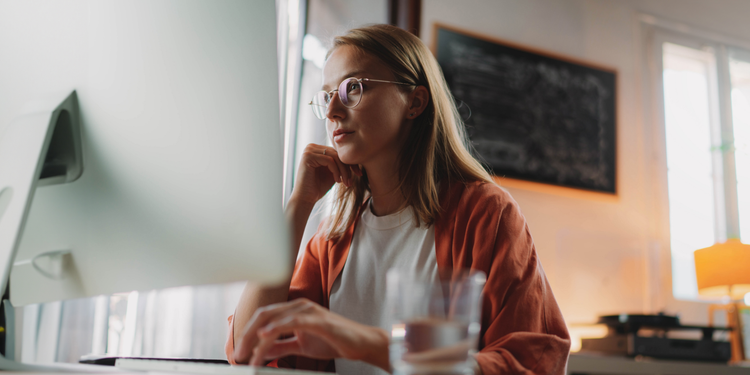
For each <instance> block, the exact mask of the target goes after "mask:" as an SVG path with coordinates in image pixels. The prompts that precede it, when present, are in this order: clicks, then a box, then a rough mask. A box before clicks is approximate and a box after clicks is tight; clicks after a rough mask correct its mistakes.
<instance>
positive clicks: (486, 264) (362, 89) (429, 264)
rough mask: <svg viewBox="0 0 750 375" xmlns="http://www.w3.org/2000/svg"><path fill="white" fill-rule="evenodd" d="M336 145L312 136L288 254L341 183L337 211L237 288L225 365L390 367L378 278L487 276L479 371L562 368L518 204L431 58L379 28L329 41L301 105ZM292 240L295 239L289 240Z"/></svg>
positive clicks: (564, 341)
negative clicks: (275, 279) (394, 272)
mask: <svg viewBox="0 0 750 375" xmlns="http://www.w3.org/2000/svg"><path fill="white" fill-rule="evenodd" d="M311 104H312V109H313V111H315V113H316V115H318V117H320V118H321V119H325V120H326V127H327V130H328V134H329V136H330V137H331V140H332V142H333V147H327V146H323V145H315V144H310V145H308V146H307V148H306V149H305V152H304V154H303V155H302V161H301V163H300V167H299V171H298V174H297V176H298V177H297V181H296V185H295V187H294V191H293V193H292V197H291V199H290V201H289V203H288V206H287V215H288V217H289V219H290V222H291V223H292V228H293V240H294V241H293V246H292V247H293V248H294V249H297V248H298V247H299V244H300V242H301V238H302V233H303V231H304V228H305V224H306V223H307V220H308V217H309V216H310V213H311V211H312V208H313V205H314V204H315V203H316V202H317V201H318V200H319V199H321V198H322V197H323V196H324V195H325V194H326V192H328V191H329V190H330V189H331V187H332V186H333V185H334V184H339V188H338V189H337V196H336V197H335V204H334V213H333V215H332V217H331V218H329V219H328V220H327V221H326V222H325V223H324V224H323V225H321V227H320V228H319V229H318V232H317V233H316V235H315V236H314V237H313V238H312V240H311V241H310V242H309V243H308V244H307V247H306V250H305V253H304V254H303V255H302V256H301V257H300V258H299V261H298V262H297V264H296V265H295V268H294V273H293V276H292V279H291V280H290V281H289V283H288V284H286V285H284V286H282V287H278V288H268V289H261V290H259V289H257V288H255V287H252V286H248V287H247V288H246V290H245V291H244V292H243V295H242V299H241V301H240V303H239V305H238V307H237V311H236V313H235V315H234V316H233V317H230V337H229V340H228V342H227V347H226V349H227V355H228V358H229V360H230V361H232V362H236V363H249V364H251V365H262V364H264V363H266V362H267V361H269V360H274V359H278V358H281V359H280V360H278V361H274V362H272V363H271V365H279V366H285V367H295V368H304V369H312V370H320V371H334V370H335V371H336V372H338V373H339V374H342V375H344V374H382V373H386V372H390V371H391V368H390V364H389V360H388V342H389V335H388V333H387V331H386V329H388V327H387V322H386V321H385V320H386V313H385V311H383V309H384V304H383V301H384V295H385V274H386V271H387V270H388V269H389V268H392V267H398V268H399V269H400V270H401V271H403V272H409V273H411V274H413V275H414V276H415V278H416V279H420V280H424V281H429V280H432V279H434V278H435V276H436V275H437V272H438V270H457V269H476V270H481V271H483V272H485V273H486V274H487V283H486V285H485V288H484V301H483V309H482V330H481V337H480V344H479V345H480V351H479V353H478V354H476V356H475V360H476V366H475V372H476V373H480V374H481V373H484V374H500V373H521V372H523V373H529V372H533V373H545V374H547V373H556V374H563V373H564V372H565V367H566V363H567V357H568V350H569V347H570V340H569V336H568V332H567V330H566V328H565V323H564V321H563V318H562V315H561V313H560V310H559V308H558V306H557V303H556V302H555V299H554V297H553V295H552V292H551V290H550V286H549V284H548V282H547V279H546V276H545V274H544V271H543V270H542V267H541V264H540V263H539V260H538V257H537V253H536V250H535V248H534V244H533V241H532V238H531V235H530V233H529V230H528V226H527V225H526V221H525V219H524V217H523V216H522V215H521V212H520V210H519V207H518V205H517V204H516V202H515V201H514V200H513V199H512V198H511V197H510V195H509V194H508V193H507V192H505V191H504V190H503V189H501V188H500V187H498V186H497V185H496V184H495V183H493V181H492V178H491V177H490V176H489V175H488V174H487V172H486V171H485V170H484V169H483V168H482V166H481V165H480V163H478V162H477V161H476V160H475V159H474V158H473V157H472V156H471V154H470V153H469V152H468V151H467V149H466V146H465V143H464V142H465V139H464V132H463V125H462V124H461V121H460V118H459V117H458V115H457V112H456V108H455V106H454V103H453V99H452V97H451V94H450V92H449V90H448V87H447V85H446V83H445V79H444V78H443V75H442V73H441V71H440V68H439V66H438V64H437V61H436V60H435V58H434V57H433V56H432V54H431V53H430V51H429V50H428V49H427V48H426V47H425V45H424V44H423V43H422V42H421V41H420V40H419V39H418V38H416V37H415V36H413V35H411V34H409V33H408V32H406V31H403V30H401V29H399V28H396V27H393V26H388V25H373V26H368V27H364V28H360V29H354V30H351V31H350V32H349V33H347V34H346V35H344V36H340V37H337V38H335V39H334V41H333V47H332V49H331V50H330V52H329V54H328V58H327V60H326V64H325V67H324V69H323V85H322V91H321V92H319V93H318V94H317V95H316V96H315V98H314V99H313V100H312V102H311ZM295 245H296V246H295Z"/></svg>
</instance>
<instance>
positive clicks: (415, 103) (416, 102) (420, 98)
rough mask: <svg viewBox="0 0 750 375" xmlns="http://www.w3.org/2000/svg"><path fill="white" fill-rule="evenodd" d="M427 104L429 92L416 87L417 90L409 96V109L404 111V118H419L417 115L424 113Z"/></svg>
mask: <svg viewBox="0 0 750 375" xmlns="http://www.w3.org/2000/svg"><path fill="white" fill-rule="evenodd" d="M429 102H430V92H429V91H428V90H427V87H424V86H417V88H415V89H414V91H412V92H411V93H410V94H409V108H408V110H407V111H406V118H407V119H409V120H413V119H415V118H417V117H419V115H421V114H422V112H424V110H425V108H427V104H428V103H429Z"/></svg>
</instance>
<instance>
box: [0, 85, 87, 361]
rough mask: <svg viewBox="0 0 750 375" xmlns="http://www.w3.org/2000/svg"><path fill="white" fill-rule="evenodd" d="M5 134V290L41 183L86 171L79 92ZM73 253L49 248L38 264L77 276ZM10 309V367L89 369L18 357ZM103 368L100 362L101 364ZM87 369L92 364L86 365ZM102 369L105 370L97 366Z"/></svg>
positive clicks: (47, 271) (0, 154) (54, 273)
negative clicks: (71, 256)
mask: <svg viewBox="0 0 750 375" xmlns="http://www.w3.org/2000/svg"><path fill="white" fill-rule="evenodd" d="M21 112H22V115H21V116H19V117H18V118H17V119H16V120H14V121H13V122H12V123H11V124H10V125H9V126H8V127H7V128H6V130H5V133H4V134H2V135H1V136H2V138H1V139H0V269H2V272H3V273H2V275H0V291H5V290H6V289H7V288H8V280H9V278H10V271H11V269H12V267H13V261H14V259H15V256H16V251H17V250H18V245H19V243H20V241H21V236H22V234H23V228H24V224H25V223H26V218H27V216H28V214H29V208H30V207H31V201H32V199H33V198H34V191H35V190H36V188H37V187H39V186H45V185H54V184H62V183H68V182H73V181H75V180H77V179H78V178H79V177H80V176H81V173H82V172H83V154H82V152H81V126H80V115H79V109H78V97H77V95H76V92H75V91H73V92H70V93H65V94H64V95H57V96H50V97H47V98H42V99H39V100H36V101H33V102H31V103H29V104H27V105H26V106H25V107H24V108H23V109H22V111H21ZM69 257H70V255H69V253H67V254H66V252H65V251H62V252H48V253H43V254H39V255H38V256H37V257H36V258H35V263H34V268H35V269H36V270H37V271H38V272H40V273H42V274H43V275H45V276H46V277H52V278H58V279H59V278H66V277H73V275H70V272H72V271H71V269H72V268H71V267H69V266H70V262H69V260H70V259H69ZM2 305H3V306H2V308H3V311H4V313H5V324H4V326H5V339H6V341H5V353H3V354H4V355H3V356H0V370H4V371H54V372H58V371H76V372H81V371H85V370H83V369H82V368H81V366H82V365H73V364H56V365H50V366H44V365H31V364H26V363H20V362H16V361H15V335H16V332H15V316H14V315H15V314H14V311H15V310H14V308H13V306H12V305H11V303H10V300H8V299H6V300H3V301H2ZM97 367H98V366H97ZM84 368H86V366H84ZM97 370H98V371H101V370H102V369H97Z"/></svg>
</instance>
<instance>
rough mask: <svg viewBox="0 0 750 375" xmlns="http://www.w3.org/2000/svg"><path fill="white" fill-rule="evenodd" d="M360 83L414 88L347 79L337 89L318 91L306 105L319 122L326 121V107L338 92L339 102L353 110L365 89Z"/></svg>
mask: <svg viewBox="0 0 750 375" xmlns="http://www.w3.org/2000/svg"><path fill="white" fill-rule="evenodd" d="M362 81H367V82H383V83H395V84H397V85H405V86H415V85H413V84H411V83H404V82H396V81H383V80H380V79H370V78H353V77H350V78H347V79H345V80H343V81H342V82H341V84H340V85H339V88H338V89H335V90H331V91H319V92H318V93H317V94H315V96H313V98H312V101H310V103H308V104H309V105H310V106H311V107H312V110H313V113H315V116H316V117H317V118H319V119H321V120H325V119H326V111H327V110H328V105H329V104H331V100H333V93H335V92H338V94H339V100H341V104H343V105H344V106H345V107H347V108H354V107H356V106H357V104H359V102H361V101H362V94H364V91H365V88H364V86H363V85H362Z"/></svg>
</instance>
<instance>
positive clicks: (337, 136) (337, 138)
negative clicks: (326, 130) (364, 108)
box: [333, 131, 354, 143]
mask: <svg viewBox="0 0 750 375" xmlns="http://www.w3.org/2000/svg"><path fill="white" fill-rule="evenodd" d="M352 133H354V132H344V131H335V132H334V133H333V141H334V142H336V143H340V142H343V141H344V139H346V136H348V135H349V134H352Z"/></svg>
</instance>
